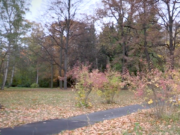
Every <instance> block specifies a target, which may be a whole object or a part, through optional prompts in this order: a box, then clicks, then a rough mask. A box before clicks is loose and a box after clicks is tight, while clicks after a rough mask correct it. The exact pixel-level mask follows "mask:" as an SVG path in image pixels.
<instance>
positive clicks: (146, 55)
mask: <svg viewBox="0 0 180 135" xmlns="http://www.w3.org/2000/svg"><path fill="white" fill-rule="evenodd" d="M146 4H147V3H146V1H145V0H143V10H144V18H143V19H144V21H145V22H143V30H144V54H145V57H146V62H147V64H148V71H149V72H151V62H150V61H151V59H150V56H149V52H148V47H147V28H146V27H147V23H146V19H147V17H146V15H147V14H146V9H147V7H146Z"/></svg>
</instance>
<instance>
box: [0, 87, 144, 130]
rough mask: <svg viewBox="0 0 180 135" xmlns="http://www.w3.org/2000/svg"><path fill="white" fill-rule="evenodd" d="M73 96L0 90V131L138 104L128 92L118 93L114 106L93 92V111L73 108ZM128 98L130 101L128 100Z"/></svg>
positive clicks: (59, 92)
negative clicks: (2, 107)
mask: <svg viewBox="0 0 180 135" xmlns="http://www.w3.org/2000/svg"><path fill="white" fill-rule="evenodd" d="M75 97H76V93H75V92H74V91H71V90H67V91H62V90H61V91H60V90H59V89H57V90H55V89H53V90H52V89H22V90H20V89H18V90H15V89H13V90H5V91H0V103H1V104H2V105H4V109H1V110H0V128H5V127H14V126H17V125H22V124H27V123H32V122H37V121H43V120H49V119H57V118H68V117H71V116H76V115H80V114H85V113H92V112H95V111H100V110H106V109H110V108H117V107H120V106H126V105H132V104H137V103H140V101H141V100H139V99H134V98H133V97H134V95H133V93H132V92H129V91H121V92H120V93H118V96H116V97H115V101H116V104H108V105H107V104H103V103H102V100H101V99H100V98H99V96H97V94H96V93H92V95H90V98H91V99H92V108H78V107H76V106H75ZM127 97H129V98H127Z"/></svg>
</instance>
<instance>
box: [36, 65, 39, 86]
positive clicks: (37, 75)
mask: <svg viewBox="0 0 180 135" xmlns="http://www.w3.org/2000/svg"><path fill="white" fill-rule="evenodd" d="M36 84H39V69H38V68H37V70H36Z"/></svg>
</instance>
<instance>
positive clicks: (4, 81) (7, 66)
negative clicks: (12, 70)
mask: <svg viewBox="0 0 180 135" xmlns="http://www.w3.org/2000/svg"><path fill="white" fill-rule="evenodd" d="M9 51H10V46H9ZM9 61H10V53H9V52H8V54H7V62H6V66H5V71H4V76H3V83H2V86H1V90H4V87H5V84H6V81H7V75H8V69H9Z"/></svg>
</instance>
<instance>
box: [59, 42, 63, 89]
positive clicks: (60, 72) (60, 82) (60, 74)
mask: <svg viewBox="0 0 180 135" xmlns="http://www.w3.org/2000/svg"><path fill="white" fill-rule="evenodd" d="M61 40H62V39H61ZM59 56H60V57H59V64H60V66H59V76H60V77H62V46H61V48H60V55H59ZM59 88H60V89H62V80H61V79H59Z"/></svg>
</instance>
